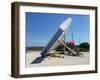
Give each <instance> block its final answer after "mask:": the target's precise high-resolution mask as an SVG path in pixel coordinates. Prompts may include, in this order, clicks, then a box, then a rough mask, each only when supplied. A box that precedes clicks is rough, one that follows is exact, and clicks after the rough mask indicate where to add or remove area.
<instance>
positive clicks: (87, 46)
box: [79, 42, 90, 51]
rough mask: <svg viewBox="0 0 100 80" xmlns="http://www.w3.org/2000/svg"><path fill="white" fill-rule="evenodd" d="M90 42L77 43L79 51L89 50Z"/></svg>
mask: <svg viewBox="0 0 100 80" xmlns="http://www.w3.org/2000/svg"><path fill="white" fill-rule="evenodd" d="M89 46H90V44H89V43H88V42H84V43H81V44H80V45H79V48H80V51H89Z"/></svg>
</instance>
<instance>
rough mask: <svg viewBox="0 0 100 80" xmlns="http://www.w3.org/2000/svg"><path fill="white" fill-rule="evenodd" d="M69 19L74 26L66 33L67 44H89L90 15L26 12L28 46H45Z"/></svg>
mask: <svg viewBox="0 0 100 80" xmlns="http://www.w3.org/2000/svg"><path fill="white" fill-rule="evenodd" d="M68 17H71V18H72V24H71V26H70V27H69V29H68V30H67V33H66V42H68V41H70V40H71V37H72V33H73V39H74V41H75V44H79V39H80V42H89V15H77V14H74V15H73V14H51V13H32V12H26V46H27V47H29V46H45V45H46V44H47V43H48V41H49V40H50V39H51V38H52V36H53V35H54V34H55V33H56V31H57V29H58V28H59V25H60V24H61V23H62V22H63V21H64V20H66V19H67V18H68Z"/></svg>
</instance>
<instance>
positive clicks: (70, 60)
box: [26, 51, 89, 67]
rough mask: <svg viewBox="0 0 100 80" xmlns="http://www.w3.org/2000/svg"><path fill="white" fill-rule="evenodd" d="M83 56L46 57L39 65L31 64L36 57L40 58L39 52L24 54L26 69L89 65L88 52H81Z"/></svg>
mask: <svg viewBox="0 0 100 80" xmlns="http://www.w3.org/2000/svg"><path fill="white" fill-rule="evenodd" d="M81 53H82V54H83V56H68V55H65V56H64V58H54V57H50V58H49V57H47V58H45V59H44V60H42V62H40V63H34V64H31V63H32V61H34V60H35V59H36V58H37V57H40V51H27V52H26V67H32V66H34V67H35V66H36V67H39V66H62V65H84V64H89V52H81Z"/></svg>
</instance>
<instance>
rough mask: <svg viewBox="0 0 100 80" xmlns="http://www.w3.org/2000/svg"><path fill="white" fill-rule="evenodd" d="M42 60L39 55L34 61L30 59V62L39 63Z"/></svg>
mask: <svg viewBox="0 0 100 80" xmlns="http://www.w3.org/2000/svg"><path fill="white" fill-rule="evenodd" d="M43 60H44V58H43V57H41V56H40V57H37V58H36V59H35V60H34V61H32V63H31V64H37V63H41V62H42V61H43Z"/></svg>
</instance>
